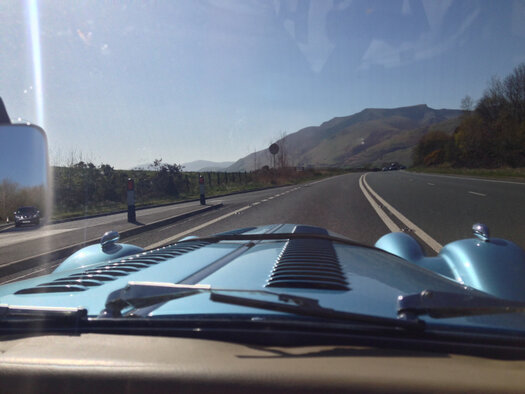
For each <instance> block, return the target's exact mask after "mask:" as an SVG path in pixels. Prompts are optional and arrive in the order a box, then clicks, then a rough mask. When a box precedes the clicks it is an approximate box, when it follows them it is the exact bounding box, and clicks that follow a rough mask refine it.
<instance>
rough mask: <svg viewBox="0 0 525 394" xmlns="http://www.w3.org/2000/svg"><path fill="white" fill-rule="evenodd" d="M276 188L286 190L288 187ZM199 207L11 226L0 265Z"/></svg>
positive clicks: (0, 238) (255, 195) (231, 201)
mask: <svg viewBox="0 0 525 394" xmlns="http://www.w3.org/2000/svg"><path fill="white" fill-rule="evenodd" d="M288 188H289V187H288ZM278 189H279V190H281V189H282V190H286V189H287V187H284V188H278ZM275 190H277V189H266V190H261V191H256V192H252V193H247V194H235V195H230V196H224V197H217V198H212V199H208V203H209V204H208V205H216V204H220V203H222V202H223V201H227V207H226V211H228V210H235V209H236V208H237V207H240V206H242V205H245V204H249V203H250V202H251V201H256V200H261V199H264V198H265V197H271V196H272V195H273V194H276V193H277V192H275ZM201 208H202V206H201V205H200V203H199V202H196V201H194V202H188V203H181V204H174V205H169V206H163V207H155V208H149V209H144V210H138V211H137V223H128V221H127V214H126V213H119V214H113V215H107V216H101V217H96V218H89V219H82V220H74V221H69V222H63V223H57V224H50V225H43V226H40V227H33V226H31V227H29V226H27V227H21V228H10V229H7V230H4V231H1V232H0V266H1V265H2V264H5V263H8V262H13V261H18V260H21V259H27V258H29V257H32V256H37V255H40V254H42V253H45V252H49V251H53V250H57V249H60V248H63V247H66V246H69V245H75V244H80V243H84V242H87V241H90V240H93V239H97V238H100V237H101V236H102V234H104V232H106V231H108V230H115V231H119V232H122V231H124V230H130V229H134V228H138V227H140V226H142V225H143V224H150V223H153V222H155V221H158V220H164V219H166V218H170V217H173V216H178V215H182V214H187V213H189V212H193V211H196V210H200V209H201Z"/></svg>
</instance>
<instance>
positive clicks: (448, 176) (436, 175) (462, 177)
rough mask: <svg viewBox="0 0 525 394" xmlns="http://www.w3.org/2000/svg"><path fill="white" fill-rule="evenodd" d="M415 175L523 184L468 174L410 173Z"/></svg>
mask: <svg viewBox="0 0 525 394" xmlns="http://www.w3.org/2000/svg"><path fill="white" fill-rule="evenodd" d="M412 174H413V175H415V176H423V177H424V176H435V177H440V178H454V179H462V180H463V179H466V180H469V181H481V182H494V183H509V184H511V185H522V186H525V182H513V181H498V180H497V179H483V178H471V177H468V176H455V175H438V174H424V173H419V172H413V173H412Z"/></svg>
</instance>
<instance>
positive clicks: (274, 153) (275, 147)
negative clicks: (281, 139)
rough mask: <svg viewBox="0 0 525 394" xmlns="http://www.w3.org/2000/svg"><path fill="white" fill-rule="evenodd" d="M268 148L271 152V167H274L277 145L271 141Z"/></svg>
mask: <svg viewBox="0 0 525 394" xmlns="http://www.w3.org/2000/svg"><path fill="white" fill-rule="evenodd" d="M268 150H269V151H270V153H271V154H272V157H273V168H275V155H276V154H277V153H279V145H277V144H275V143H273V144H271V145H270V147H269V148H268Z"/></svg>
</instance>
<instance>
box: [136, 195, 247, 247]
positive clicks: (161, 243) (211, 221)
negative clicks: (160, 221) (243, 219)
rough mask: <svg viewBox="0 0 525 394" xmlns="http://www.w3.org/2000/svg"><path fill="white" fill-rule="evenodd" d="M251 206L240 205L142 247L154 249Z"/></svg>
mask: <svg viewBox="0 0 525 394" xmlns="http://www.w3.org/2000/svg"><path fill="white" fill-rule="evenodd" d="M249 208H251V206H250V205H247V206H245V207H242V208H240V209H237V210H236V211H232V212H230V213H227V214H226V215H222V216H219V217H218V218H215V219H212V220H210V221H208V222H206V223H203V224H200V225H198V226H195V227H193V228H190V229H189V230H186V231H183V232H182V233H178V234H175V235H174V236H172V237H169V238H165V239H163V240H162V241H159V242H155V243H154V244H151V245H148V246H146V247H145V248H144V249H155V248H158V247H160V246H162V245H165V244H168V243H170V242H173V241H176V240H178V239H180V238H182V237H184V236H186V235H188V234H192V233H194V232H196V231H198V230H200V229H203V228H204V227H208V226H210V225H212V224H214V223H217V222H220V221H221V220H224V219H226V218H228V217H230V216H233V215H236V214H238V213H241V212H242V211H245V210H247V209H249Z"/></svg>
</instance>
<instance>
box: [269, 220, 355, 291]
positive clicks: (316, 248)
mask: <svg viewBox="0 0 525 394" xmlns="http://www.w3.org/2000/svg"><path fill="white" fill-rule="evenodd" d="M294 233H301V234H312V233H313V234H328V232H327V231H326V230H325V229H322V228H319V227H312V226H297V227H296V228H295V229H294ZM266 287H294V288H303V289H327V290H350V288H349V287H348V282H347V280H346V278H345V275H344V273H343V271H342V269H341V265H340V263H339V260H338V258H337V255H336V253H335V249H334V247H333V245H332V242H331V241H328V240H322V239H291V240H289V241H288V242H287V243H286V245H285V246H284V248H283V251H282V252H281V254H280V255H279V258H278V259H277V262H276V263H275V265H274V267H273V270H272V273H271V275H270V278H269V279H268V282H267V284H266Z"/></svg>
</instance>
